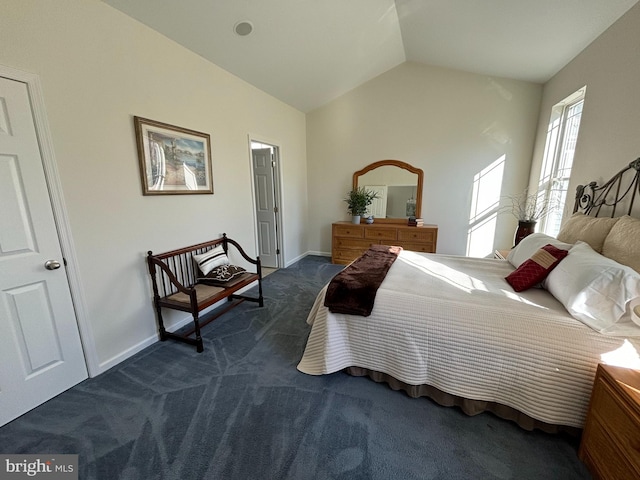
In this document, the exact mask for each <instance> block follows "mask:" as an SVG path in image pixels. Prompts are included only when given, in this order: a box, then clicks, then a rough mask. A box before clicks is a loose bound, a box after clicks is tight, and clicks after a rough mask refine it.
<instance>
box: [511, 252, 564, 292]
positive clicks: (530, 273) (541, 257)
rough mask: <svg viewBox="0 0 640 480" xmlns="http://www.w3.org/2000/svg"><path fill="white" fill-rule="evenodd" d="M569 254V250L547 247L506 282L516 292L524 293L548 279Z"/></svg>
mask: <svg viewBox="0 0 640 480" xmlns="http://www.w3.org/2000/svg"><path fill="white" fill-rule="evenodd" d="M568 253H569V252H568V251H567V250H562V249H560V248H558V247H555V246H553V245H551V244H548V245H545V246H544V247H542V248H540V249H539V250H537V251H536V252H535V253H534V254H533V255H531V258H529V259H528V260H526V261H525V262H524V263H523V264H522V265H520V266H519V267H518V268H517V269H516V270H514V271H513V272H511V273H510V274H509V276H507V277H506V280H507V282H509V285H511V286H512V287H513V289H514V290H515V291H516V292H522V291H523V290H526V289H528V288H531V287H533V286H534V285H537V284H538V283H540V282H541V281H542V280H544V279H545V278H547V275H549V273H550V272H551V270H553V269H554V268H556V266H557V265H558V264H559V263H560V261H561V260H562V259H563V258H564V257H566V256H567V254H568Z"/></svg>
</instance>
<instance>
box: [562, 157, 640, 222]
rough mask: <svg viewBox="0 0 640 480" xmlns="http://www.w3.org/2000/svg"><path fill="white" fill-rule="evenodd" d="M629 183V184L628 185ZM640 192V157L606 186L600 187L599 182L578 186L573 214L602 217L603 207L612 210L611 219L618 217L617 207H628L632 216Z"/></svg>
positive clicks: (628, 211) (628, 212)
mask: <svg viewBox="0 0 640 480" xmlns="http://www.w3.org/2000/svg"><path fill="white" fill-rule="evenodd" d="M627 182H628V183H627ZM638 192H640V157H638V158H636V159H635V160H634V161H633V162H631V163H630V164H629V166H627V167H625V168H623V169H622V170H620V171H619V172H618V173H616V174H615V175H614V176H613V177H611V179H610V180H609V181H608V182H607V183H605V184H604V185H601V186H598V183H597V182H591V183H589V184H588V185H578V187H577V188H576V201H575V204H574V206H573V213H576V212H577V211H581V212H582V213H584V214H585V215H590V214H591V215H594V216H596V217H598V216H600V210H601V209H602V207H607V208H611V217H612V218H613V217H615V216H616V207H617V206H618V204H623V200H625V198H627V196H628V195H629V194H630V195H631V196H630V197H628V199H627V200H628V203H627V201H625V202H624V204H626V205H628V207H627V215H631V210H632V208H633V202H634V201H635V199H636V193H638Z"/></svg>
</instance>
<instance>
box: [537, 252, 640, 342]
mask: <svg viewBox="0 0 640 480" xmlns="http://www.w3.org/2000/svg"><path fill="white" fill-rule="evenodd" d="M545 286H546V288H547V290H549V292H550V293H551V294H552V295H553V296H554V297H556V299H558V301H560V303H562V304H563V305H564V306H565V308H566V309H567V311H568V312H569V313H570V314H571V316H573V317H574V318H576V319H577V320H580V321H581V322H583V323H585V324H586V325H588V326H590V327H591V328H593V329H594V330H596V331H598V332H600V333H607V329H609V330H611V328H610V327H612V326H613V325H614V324H615V323H616V322H617V321H618V320H620V319H621V318H622V317H623V315H625V312H626V310H627V304H628V303H629V301H630V300H633V299H634V298H636V297H638V296H640V275H639V274H638V273H637V272H635V271H634V270H633V269H632V268H629V267H627V266H624V265H620V264H619V263H618V262H615V261H614V260H611V259H609V258H606V257H604V256H602V255H600V254H599V253H597V252H595V251H594V250H593V249H592V248H591V247H590V246H589V245H588V244H587V243H584V242H577V243H576V244H575V245H574V246H573V247H572V248H571V249H570V250H569V255H567V256H566V257H565V258H564V260H562V262H560V263H559V264H558V266H557V267H556V268H554V269H553V271H552V272H551V273H550V274H549V276H548V277H547V279H546V284H545Z"/></svg>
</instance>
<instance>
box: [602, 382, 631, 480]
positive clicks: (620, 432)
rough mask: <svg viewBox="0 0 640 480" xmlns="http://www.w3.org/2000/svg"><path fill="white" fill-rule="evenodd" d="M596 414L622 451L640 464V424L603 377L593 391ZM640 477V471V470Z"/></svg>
mask: <svg viewBox="0 0 640 480" xmlns="http://www.w3.org/2000/svg"><path fill="white" fill-rule="evenodd" d="M592 401H593V409H594V411H595V412H597V413H596V414H595V415H594V416H595V417H596V418H597V419H598V420H599V421H601V422H602V423H604V424H605V425H607V427H606V429H607V430H608V431H609V434H610V436H611V437H613V438H615V439H616V440H617V442H616V443H617V444H618V445H619V447H620V448H621V449H622V453H623V454H624V455H625V456H626V457H627V458H628V459H629V460H630V461H631V462H632V463H633V464H634V465H639V466H640V425H639V424H638V421H637V419H636V418H635V417H633V416H631V414H630V413H629V412H627V410H626V408H625V407H624V401H622V400H621V399H620V398H619V397H618V395H617V394H616V393H615V392H614V391H613V390H612V389H611V387H610V386H609V384H608V383H607V382H606V381H604V380H603V379H602V378H600V379H599V380H598V382H597V383H596V385H595V388H594V391H593V400H592ZM638 476H639V477H640V471H639V472H638Z"/></svg>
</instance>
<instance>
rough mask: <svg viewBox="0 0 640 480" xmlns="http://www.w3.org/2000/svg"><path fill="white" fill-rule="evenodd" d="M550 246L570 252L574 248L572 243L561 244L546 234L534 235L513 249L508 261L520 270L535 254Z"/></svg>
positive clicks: (527, 237)
mask: <svg viewBox="0 0 640 480" xmlns="http://www.w3.org/2000/svg"><path fill="white" fill-rule="evenodd" d="M548 244H551V245H553V246H554V247H558V248H560V249H562V250H569V249H570V248H571V246H572V245H571V244H570V243H564V242H561V241H560V240H556V239H555V238H553V237H550V236H549V235H545V234H544V233H532V234H531V235H527V236H526V237H524V238H523V239H522V240H520V243H519V244H518V245H516V246H515V247H513V248H512V249H511V251H510V252H509V255H507V260H508V261H509V263H511V265H513V266H514V267H516V268H518V267H519V266H520V265H522V264H523V263H524V262H526V261H527V260H529V259H530V258H531V256H532V255H533V254H534V253H536V252H537V251H538V250H540V249H541V248H542V247H544V246H545V245H548Z"/></svg>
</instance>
